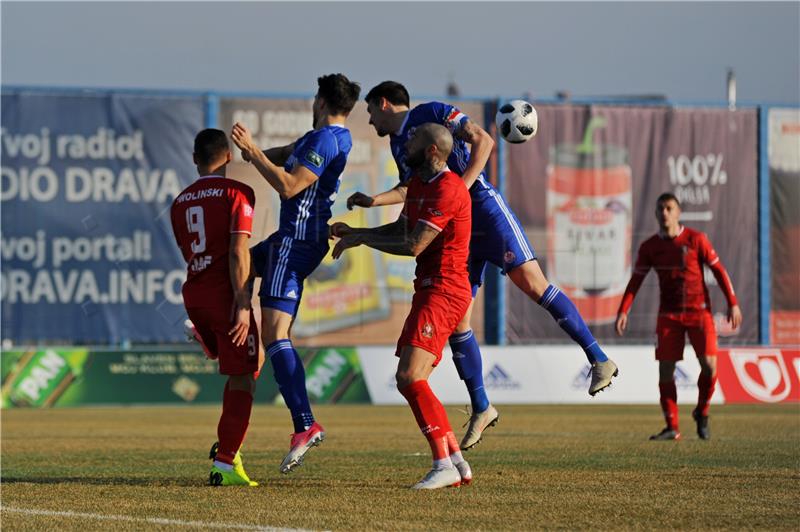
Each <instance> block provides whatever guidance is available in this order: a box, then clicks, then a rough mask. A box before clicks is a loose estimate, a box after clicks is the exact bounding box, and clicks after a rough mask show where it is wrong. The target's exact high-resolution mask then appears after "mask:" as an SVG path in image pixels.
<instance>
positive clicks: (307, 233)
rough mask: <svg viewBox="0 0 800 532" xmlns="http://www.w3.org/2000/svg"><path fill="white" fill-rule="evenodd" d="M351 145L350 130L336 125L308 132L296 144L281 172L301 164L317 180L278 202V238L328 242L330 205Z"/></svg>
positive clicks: (336, 191)
mask: <svg viewBox="0 0 800 532" xmlns="http://www.w3.org/2000/svg"><path fill="white" fill-rule="evenodd" d="M352 146H353V140H352V138H351V136H350V130H349V129H347V128H346V127H343V126H337V125H331V126H325V127H323V128H320V129H316V130H313V131H309V132H308V133H306V134H305V135H303V136H302V137H301V138H300V139H299V140H298V141H297V142H295V145H294V150H293V151H292V155H291V156H290V157H289V158H288V159H287V160H286V164H285V165H284V169H285V170H286V171H287V172H291V171H292V170H294V169H295V167H296V166H297V165H298V164H299V165H303V166H305V167H306V168H308V169H309V170H311V171H312V172H313V173H314V174H315V175H316V176H317V177H318V178H319V179H317V180H316V181H315V182H314V183H313V184H311V186H309V187H308V188H306V189H305V190H303V191H302V192H300V193H299V194H297V195H295V196H294V197H292V198H289V199H282V200H281V216H280V225H279V226H278V231H277V233H278V234H279V235H281V236H283V237H289V238H293V239H295V240H309V241H320V240H322V241H327V239H328V220H330V218H331V206H332V205H333V201H334V200H335V199H336V194H337V193H338V191H339V183H340V182H341V176H342V172H343V171H344V167H345V164H346V163H347V155H348V154H349V153H350V148H351V147H352Z"/></svg>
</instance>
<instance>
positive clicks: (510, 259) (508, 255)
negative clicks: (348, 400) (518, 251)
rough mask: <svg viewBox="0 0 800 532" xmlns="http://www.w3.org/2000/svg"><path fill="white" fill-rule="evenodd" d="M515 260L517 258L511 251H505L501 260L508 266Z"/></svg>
mask: <svg viewBox="0 0 800 532" xmlns="http://www.w3.org/2000/svg"><path fill="white" fill-rule="evenodd" d="M516 258H517V256H516V255H515V254H514V252H513V251H510V250H509V251H506V253H505V255H503V260H504V261H506V263H508V264H511V263H512V262H514V259H516Z"/></svg>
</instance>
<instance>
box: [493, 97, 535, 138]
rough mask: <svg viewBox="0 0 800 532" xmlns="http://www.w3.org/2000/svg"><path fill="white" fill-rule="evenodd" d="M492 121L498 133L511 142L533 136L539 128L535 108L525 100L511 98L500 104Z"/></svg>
mask: <svg viewBox="0 0 800 532" xmlns="http://www.w3.org/2000/svg"><path fill="white" fill-rule="evenodd" d="M494 121H495V124H497V131H499V132H500V135H501V136H502V137H503V138H504V139H505V140H506V141H508V142H511V143H512V144H520V143H522V142H525V141H526V140H528V139H530V138H533V136H534V135H536V130H537V129H538V128H539V117H538V115H537V114H536V109H535V108H534V107H533V106H532V105H531V104H529V103H528V102H526V101H525V100H511V101H510V102H506V103H504V104H503V105H501V106H500V109H498V110H497V115H496V116H495V118H494Z"/></svg>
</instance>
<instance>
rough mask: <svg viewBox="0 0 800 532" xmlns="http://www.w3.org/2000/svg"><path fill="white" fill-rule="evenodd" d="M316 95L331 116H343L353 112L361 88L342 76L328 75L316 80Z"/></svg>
mask: <svg viewBox="0 0 800 532" xmlns="http://www.w3.org/2000/svg"><path fill="white" fill-rule="evenodd" d="M317 85H318V86H319V90H318V91H317V94H318V95H319V96H320V97H321V98H323V99H324V100H325V103H326V104H327V105H328V108H329V109H330V112H331V114H333V115H345V114H348V113H349V112H350V111H352V110H353V107H354V106H355V105H356V102H357V101H358V95H359V94H360V93H361V86H360V85H359V84H358V83H356V82H355V81H350V80H349V79H347V76H345V75H344V74H328V75H327V76H320V77H318V78H317Z"/></svg>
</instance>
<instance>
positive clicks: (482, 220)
mask: <svg viewBox="0 0 800 532" xmlns="http://www.w3.org/2000/svg"><path fill="white" fill-rule="evenodd" d="M365 100H366V102H367V111H368V112H369V116H370V121H369V122H370V124H372V126H373V127H374V128H375V131H376V132H377V133H378V135H379V136H381V137H384V136H387V135H388V136H389V140H390V147H391V150H392V155H393V156H394V160H395V162H396V163H397V168H398V171H399V174H400V176H399V177H400V182H399V183H398V184H397V186H395V187H394V188H393V189H391V190H388V191H386V192H383V193H381V194H378V195H376V196H374V197H373V196H368V195H366V194H363V193H361V192H357V193H355V194H353V195H352V196H350V197H349V198H348V199H347V206H348V208H351V209H352V208H353V206H356V205H357V206H360V207H375V206H380V205H392V204H395V203H402V202H403V201H404V199H405V195H406V189H407V186H406V183H407V181H408V179H409V178H410V177H411V169H410V168H409V167H408V165H407V164H406V157H407V153H406V150H405V143H406V141H407V139H408V137H409V135H410V134H411V132H413V131H414V128H416V127H417V126H419V125H420V124H425V123H428V122H435V123H437V124H442V125H444V126H446V127H447V128H448V129H449V130H450V131H451V132H452V134H453V137H454V140H455V143H454V146H453V152H452V153H451V155H450V157H449V159H448V160H447V165H448V166H449V167H450V169H452V170H453V171H454V172H456V173H457V174H459V175H461V177H462V179H463V181H464V183H465V185H466V186H467V188H468V189H469V191H470V196H471V197H472V239H471V240H470V260H469V270H470V282H471V284H472V295H473V298H474V297H475V295H476V294H477V291H478V288H479V287H480V286H481V284H483V278H484V271H485V269H486V263H487V262H491V263H492V264H494V265H495V266H497V267H498V268H500V269H501V271H502V272H503V273H504V274H507V275H508V276H509V277H510V278H511V280H512V281H513V282H514V284H515V285H517V287H518V288H519V289H520V290H522V291H523V292H525V294H527V295H528V296H529V297H530V298H531V299H533V300H534V301H536V302H537V303H538V304H539V305H541V306H542V307H543V308H545V309H546V310H547V311H548V312H549V313H550V314H551V315H552V316H553V319H555V320H556V321H557V322H558V324H559V325H560V326H561V328H562V329H564V331H566V333H567V334H569V336H570V337H571V338H572V339H573V340H574V341H575V342H577V343H578V344H579V345H580V346H581V348H582V349H583V351H584V352H585V353H586V357H587V358H588V359H589V362H590V363H591V364H592V382H591V384H590V386H589V394H590V395H595V394H596V393H597V392H599V391H600V390H602V389H604V388H606V387H608V386H609V385H610V384H611V379H612V377H614V376H616V375H617V366H616V364H614V362H613V361H611V360H609V359H608V357H607V356H606V355H605V353H604V352H603V350H602V349H601V348H600V346H599V345H598V343H597V341H596V340H595V339H594V336H592V333H591V332H590V331H589V328H588V327H587V326H586V323H585V322H584V321H583V318H581V316H580V314H579V313H578V310H577V309H576V308H575V305H574V304H573V303H572V301H570V299H569V298H568V297H567V296H566V295H565V294H564V293H562V292H561V291H560V290H558V288H556V287H555V286H553V285H551V284H550V283H549V281H548V280H547V279H546V278H545V276H544V273H542V270H541V268H540V267H539V263H538V261H537V260H536V255H535V253H534V251H533V248H532V247H531V245H530V243H529V242H528V239H527V237H526V236H525V232H524V231H523V229H522V226H521V224H520V223H519V220H517V217H516V216H515V215H514V213H513V212H512V211H511V209H510V208H509V206H508V205H507V204H506V202H505V200H504V199H503V197H502V196H501V195H500V193H499V192H498V191H497V190H496V189H495V188H494V187H493V186H492V185H491V184H490V183H489V182H488V181H487V180H486V176H485V175H484V173H483V168H484V167H485V166H486V163H487V161H488V160H489V156H490V154H491V151H492V147H493V145H494V141H493V140H492V138H491V136H490V135H489V134H488V133H487V132H486V131H484V130H483V129H482V128H481V127H480V126H479V125H477V124H475V123H474V122H472V121H471V120H470V119H469V117H467V116H466V115H465V114H464V113H462V112H461V111H459V110H458V109H457V108H456V107H453V106H452V105H448V104H446V103H441V102H429V103H424V104H421V105H418V106H416V107H414V108H413V109H411V108H410V97H409V94H408V91H407V90H406V88H405V87H404V86H403V85H401V84H400V83H397V82H395V81H384V82H383V83H380V84H378V85H376V86H375V87H373V88H372V89H371V90H370V91H369V93H368V94H367V96H366V98H365ZM468 144H469V145H470V146H471V148H472V149H471V150H470V148H469V147H468V146H467V145H468ZM471 314H472V305H470V308H469V310H468V311H467V314H466V315H465V316H464V319H463V320H462V321H461V323H459V325H458V327H457V328H456V331H455V333H454V334H453V336H451V337H450V347H451V349H452V351H453V361H454V363H455V365H456V368H457V369H458V374H459V376H460V377H461V379H462V380H463V381H464V383H465V385H466V386H467V390H468V391H469V395H470V401H471V403H472V415H471V416H470V421H469V427H468V428H467V432H466V434H465V435H464V438H463V439H462V441H461V448H462V449H464V450H466V449H470V448H471V447H473V446H474V445H476V444H477V443H478V442H479V441H480V439H481V436H482V434H483V430H484V429H485V428H487V427H489V426H492V425H494V424H495V423H496V422H497V419H498V414H497V410H496V409H495V408H494V407H493V406H492V405H491V404H490V402H489V399H488V397H487V395H486V390H485V389H484V386H483V368H482V362H481V355H480V349H479V347H478V343H477V341H476V340H475V337H474V336H473V335H472V329H471V327H470V318H471Z"/></svg>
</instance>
